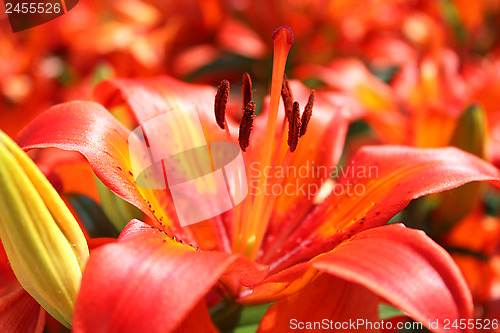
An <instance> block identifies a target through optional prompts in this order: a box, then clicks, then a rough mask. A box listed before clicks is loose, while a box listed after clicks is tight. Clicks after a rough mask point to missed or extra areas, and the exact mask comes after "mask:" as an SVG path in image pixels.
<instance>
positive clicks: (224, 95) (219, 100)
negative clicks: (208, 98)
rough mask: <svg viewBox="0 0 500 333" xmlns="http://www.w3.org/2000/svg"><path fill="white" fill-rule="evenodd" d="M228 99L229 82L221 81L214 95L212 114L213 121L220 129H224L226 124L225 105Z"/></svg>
mask: <svg viewBox="0 0 500 333" xmlns="http://www.w3.org/2000/svg"><path fill="white" fill-rule="evenodd" d="M228 98H229V81H228V80H223V81H222V82H221V83H220V84H219V88H218V89H217V94H216V95H215V103H214V112H215V121H217V125H219V127H220V128H221V129H225V123H226V105H227V100H228Z"/></svg>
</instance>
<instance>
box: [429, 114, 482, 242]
mask: <svg viewBox="0 0 500 333" xmlns="http://www.w3.org/2000/svg"><path fill="white" fill-rule="evenodd" d="M486 130H487V121H486V115H485V113H484V111H483V109H482V108H481V107H479V106H476V105H471V106H469V107H468V108H467V109H466V110H465V111H464V113H463V114H462V116H461V117H460V118H459V119H458V123H457V126H456V127H455V131H454V132H453V136H452V138H451V140H450V146H455V147H458V148H460V149H462V150H464V151H466V152H469V153H471V154H474V155H477V156H479V157H483V156H484V145H485V138H486ZM481 186H482V184H481V183H480V182H472V183H469V184H465V185H463V186H461V187H459V188H456V189H453V190H450V191H447V192H444V193H439V194H438V197H439V199H440V203H439V206H438V208H437V209H436V211H435V213H434V216H435V218H436V222H437V223H435V226H434V227H435V228H437V229H438V230H436V231H437V232H438V233H440V232H446V231H447V230H449V229H450V228H451V227H453V225H455V223H457V222H458V221H460V220H461V219H462V218H464V217H465V216H466V215H467V214H468V213H470V212H471V211H472V209H473V208H474V207H476V205H477V203H478V202H479V201H480V200H481Z"/></svg>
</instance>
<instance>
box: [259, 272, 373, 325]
mask: <svg viewBox="0 0 500 333" xmlns="http://www.w3.org/2000/svg"><path fill="white" fill-rule="evenodd" d="M360 320H365V321H366V322H370V323H376V322H378V321H379V319H378V297H377V296H376V295H375V294H373V293H372V292H371V291H369V290H367V289H366V288H365V287H363V286H360V285H358V284H355V283H350V282H347V281H346V280H342V279H339V278H336V277H333V276H330V275H328V274H321V275H320V276H319V277H318V278H316V279H315V280H314V281H312V282H311V283H310V284H309V285H308V286H307V287H305V288H304V289H302V290H301V291H300V292H298V293H296V294H294V295H292V296H289V297H287V298H285V299H283V300H280V301H278V302H276V303H275V304H273V305H271V307H270V308H269V310H268V311H267V312H266V314H265V316H264V318H262V321H261V324H260V326H259V330H258V332H259V333H261V332H262V333H264V332H288V331H289V330H290V329H293V330H294V329H299V330H300V332H318V331H320V330H321V329H326V330H328V331H342V332H360V331H362V332H367V333H369V332H379V330H378V329H374V328H373V327H372V328H371V329H370V327H365V326H361V327H359V328H358V327H356V328H354V326H352V327H350V326H349V324H350V322H355V323H359V321H360ZM314 322H316V324H314ZM307 323H309V324H307ZM339 324H340V325H344V326H340V327H335V325H339ZM308 325H309V326H308ZM313 325H316V326H313Z"/></svg>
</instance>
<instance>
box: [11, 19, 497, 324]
mask: <svg viewBox="0 0 500 333" xmlns="http://www.w3.org/2000/svg"><path fill="white" fill-rule="evenodd" d="M275 36H276V37H275V58H274V66H275V67H274V69H273V81H272V87H271V96H270V102H269V105H266V106H265V107H264V111H263V112H262V115H261V116H259V117H257V118H256V119H255V124H254V126H253V127H254V129H253V135H252V137H251V138H250V141H249V146H248V145H247V143H248V142H246V140H245V138H243V140H242V136H241V135H240V138H239V139H240V144H241V145H242V146H243V147H242V148H243V150H245V149H246V148H248V151H247V152H245V153H244V154H245V163H246V165H247V167H248V168H249V167H250V166H251V164H250V163H252V162H259V164H258V165H257V168H258V170H259V171H263V170H265V169H264V168H267V167H269V166H272V165H274V166H280V165H281V166H283V165H284V166H287V167H288V166H293V167H295V168H299V167H301V166H307V165H310V164H308V163H310V162H311V161H314V162H315V165H317V166H324V167H326V168H329V167H331V166H332V165H336V164H337V162H338V159H339V157H340V154H341V150H342V143H343V140H344V136H345V133H346V127H347V119H346V117H345V116H344V115H343V113H342V112H340V111H339V108H338V106H335V105H334V104H332V102H331V100H329V99H328V98H327V97H325V96H323V95H321V94H317V96H316V102H315V104H316V107H315V109H314V115H313V116H312V118H311V119H310V122H309V124H308V125H307V131H306V133H305V135H303V136H302V137H301V138H300V139H299V142H298V145H297V139H298V136H299V134H298V132H294V129H293V126H291V127H290V128H291V130H290V133H291V134H290V137H289V140H288V141H289V147H287V140H286V137H285V133H286V131H285V127H284V126H283V125H284V124H286V123H285V121H283V123H278V117H279V116H280V115H281V116H283V118H284V119H285V117H284V112H283V110H280V108H279V104H280V93H281V90H282V86H283V79H282V78H283V72H284V67H285V60H286V56H287V53H288V49H289V47H290V44H291V36H290V32H289V31H288V30H287V29H286V28H282V29H279V30H278V31H277V32H276V35H275ZM247 83H248V82H247ZM285 86H286V85H285ZM292 88H293V89H292V91H293V94H294V97H297V99H298V100H299V101H305V98H306V96H307V95H305V94H304V89H303V88H300V86H293V87H292ZM295 88H298V89H295ZM296 92H298V94H297V95H295V94H296ZM214 94H215V91H214V90H213V89H212V88H211V87H204V86H193V85H188V84H184V83H181V82H178V81H176V80H174V79H171V78H168V77H162V78H157V79H149V80H123V79H122V80H118V79H116V80H110V81H107V82H105V83H103V84H102V85H100V86H99V87H98V88H97V90H96V96H97V98H98V99H99V100H100V101H101V102H102V103H103V104H104V105H105V106H106V107H108V108H112V107H113V106H116V105H123V104H125V105H126V106H127V107H128V108H129V109H130V111H131V112H132V113H133V115H134V116H135V118H136V120H137V122H138V123H139V124H143V123H145V122H146V121H148V120H150V119H152V118H154V117H156V116H158V115H161V114H164V113H165V112H168V111H170V110H173V109H179V107H182V106H186V105H189V104H193V103H194V104H195V105H196V106H197V109H198V113H199V116H200V119H201V121H202V124H203V130H204V132H205V136H206V139H207V141H209V142H213V141H220V140H225V141H227V140H233V139H234V138H232V137H231V136H226V133H224V132H223V131H221V130H220V129H218V128H217V126H216V124H215V122H214V121H213V115H212V114H211V111H210V110H211V106H212V105H213V102H212V97H213V95H214ZM244 96H246V97H245V101H250V102H248V103H245V104H246V108H245V110H246V111H248V110H251V107H252V104H253V102H252V101H251V99H252V98H251V97H249V96H251V88H250V89H248V88H247V89H246V90H245V91H244ZM284 96H286V94H284ZM284 100H285V104H287V102H290V99H289V98H287V97H285V98H284ZM304 104H305V103H304ZM253 105H254V104H253ZM249 106H250V107H249ZM296 111H297V108H296V107H295V108H294V110H292V113H290V115H289V119H290V122H292V121H293V122H296V121H297V120H298V119H297V118H298V113H297V112H296ZM229 114H231V112H228V115H229ZM219 115H220V113H218V114H217V116H219ZM266 117H267V120H266ZM248 119H249V118H244V119H243V120H242V122H243V125H248V124H247V123H245V121H248ZM224 124H225V128H227V129H228V132H232V133H234V122H233V120H232V119H230V118H229V117H228V118H227V119H226V120H225V122H224ZM282 124H283V125H282ZM240 133H241V132H240ZM243 133H246V132H245V131H243ZM176 134H179V135H180V136H181V138H180V139H179V140H176V141H174V142H170V143H169V144H176V145H180V146H181V147H182V145H183V140H182V139H189V135H185V136H184V137H183V136H182V133H176ZM247 134H248V133H247ZM129 135H130V130H128V129H127V128H125V127H124V126H122V125H121V124H120V123H119V122H118V121H117V120H116V119H115V118H113V117H112V116H111V115H110V114H109V113H108V112H107V111H106V109H105V108H104V107H102V106H101V105H99V104H96V103H91V102H72V103H66V104H61V105H58V106H55V107H53V108H51V109H50V110H48V111H47V112H46V113H45V114H43V115H42V116H40V117H38V118H37V119H35V120H34V121H33V122H32V123H31V124H30V125H29V126H28V127H27V128H25V129H24V130H23V131H22V132H21V133H20V136H19V138H18V141H19V142H20V144H21V145H22V146H23V147H24V148H25V149H31V148H45V147H56V148H61V149H65V150H74V151H79V152H80V153H82V154H83V155H84V156H85V157H86V158H87V159H88V160H89V163H90V165H91V166H92V168H93V170H94V172H95V173H96V175H97V176H98V177H99V178H100V179H101V180H102V182H103V183H104V184H105V185H106V186H108V187H109V188H110V189H111V190H112V191H114V192H115V193H116V194H117V195H119V196H120V197H122V198H123V199H125V200H127V201H129V202H130V203H132V204H134V205H136V206H137V207H138V208H140V209H141V210H143V211H144V212H145V213H146V214H148V216H149V218H150V219H149V220H148V222H149V223H150V224H151V225H147V224H145V223H142V222H140V221H132V222H130V223H129V225H128V226H127V227H126V228H125V230H123V232H122V234H121V236H120V238H119V239H118V241H117V242H116V243H115V244H108V245H104V246H102V247H100V248H98V249H96V250H95V251H94V252H93V253H92V255H91V256H90V259H89V261H88V264H87V266H86V268H85V271H84V276H83V280H82V286H81V290H80V293H79V297H78V300H77V304H76V308H75V313H74V318H73V323H72V324H73V329H74V331H75V332H104V331H105V332H118V331H120V332H142V331H148V332H166V331H168V332H173V331H190V330H191V331H192V330H194V329H195V330H196V331H199V332H212V331H214V330H215V328H214V327H213V325H212V324H211V321H210V317H209V315H208V311H207V303H206V301H205V295H207V293H208V292H209V291H210V290H215V291H217V293H218V294H220V295H223V296H224V297H228V298H232V299H234V300H236V301H237V302H239V303H241V304H262V303H267V302H273V301H276V303H275V304H274V305H272V306H271V307H270V309H269V310H268V312H267V314H266V316H265V317H264V319H263V321H262V323H261V326H260V331H262V332H267V331H272V330H275V328H274V327H273V325H275V327H280V328H283V329H286V327H288V326H287V325H289V323H290V320H291V319H292V318H294V319H297V320H298V321H301V322H303V321H311V320H315V319H319V318H331V320H333V321H334V322H342V321H346V320H347V321H348V320H349V319H352V318H355V319H358V318H360V319H365V320H367V321H371V322H374V321H377V320H378V316H377V308H376V306H377V303H378V299H379V297H381V298H383V299H385V300H386V301H388V302H390V303H391V304H393V305H395V306H396V307H398V308H400V309H402V310H403V311H406V312H407V313H408V314H409V315H410V316H411V317H412V318H414V319H415V320H417V321H422V322H423V324H424V325H428V324H429V322H428V319H431V320H434V321H435V320H439V321H440V322H442V321H443V320H444V319H450V320H452V321H453V320H454V319H460V318H462V319H469V318H472V302H471V297H470V293H469V291H468V289H467V287H466V284H465V281H464V279H463V277H462V276H461V274H460V273H459V270H458V268H457V267H456V265H455V264H454V263H453V260H452V259H451V257H450V256H449V255H448V254H447V253H446V251H445V250H444V249H442V248H440V247H439V246H438V245H437V244H435V243H434V242H433V241H432V240H431V239H430V238H428V237H427V236H426V235H425V234H424V233H423V232H420V231H415V230H411V229H408V228H405V227H404V226H402V225H399V224H397V225H387V226H385V225H384V224H385V223H386V222H387V221H388V220H389V219H390V218H391V217H392V216H394V215H395V214H396V213H397V212H399V211H400V210H401V209H403V208H404V207H405V206H406V205H407V204H408V203H409V202H410V200H412V199H415V198H418V197H420V196H423V195H426V194H429V193H435V192H439V191H443V190H447V189H451V188H454V187H457V186H460V185H462V184H465V183H467V182H471V181H481V180H498V179H499V172H498V170H496V169H495V168H494V167H493V166H491V165H489V164H487V163H486V162H484V161H483V160H481V159H479V158H476V157H475V156H472V155H470V154H467V153H464V152H462V151H460V150H458V149H454V148H446V149H429V150H423V149H414V148H407V147H399V146H387V147H366V148H363V149H362V150H360V151H359V152H358V154H357V155H356V156H355V157H354V158H353V159H352V161H351V162H350V164H349V165H348V168H347V169H346V170H348V172H344V173H343V174H341V175H340V177H339V179H338V181H337V183H336V186H338V187H335V189H337V191H335V190H333V191H331V193H330V194H329V195H328V196H327V197H326V199H324V200H320V199H321V197H320V196H316V195H315V196H314V197H316V199H317V200H316V201H321V203H319V204H316V201H315V200H313V199H314V198H313V197H312V196H311V195H310V193H300V192H297V193H296V194H294V195H287V193H284V194H283V195H275V194H273V193H271V194H269V193H266V192H265V189H266V184H267V183H268V182H273V181H274V180H273V179H272V178H273V177H274V178H278V177H277V176H276V175H273V176H272V177H267V176H262V173H260V174H258V175H256V176H254V175H251V176H250V180H255V179H257V180H258V182H257V186H258V187H257V189H260V190H261V191H260V192H257V191H256V189H252V191H251V192H250V195H249V196H247V198H246V199H245V200H244V201H243V202H242V203H241V204H240V205H238V206H237V207H236V208H235V209H234V210H233V211H230V212H228V213H225V214H223V215H222V216H218V217H214V218H212V219H209V220H208V221H206V222H203V223H200V224H198V225H193V226H189V227H184V228H179V227H175V219H176V215H175V212H173V211H172V208H173V205H172V198H171V196H170V195H169V193H168V191H166V190H147V189H144V188H140V187H138V186H137V184H136V183H135V178H134V175H133V173H132V168H131V163H130V156H129V151H128V146H127V138H128V137H129ZM166 144H167V143H166ZM259 148H261V149H260V150H259ZM277 161H283V162H282V164H279V163H278V162H277ZM369 167H373V168H374V169H372V170H377V171H376V172H369V171H368V170H370V169H369ZM353 170H354V171H356V170H358V171H359V170H364V172H352V171H353ZM328 179H329V173H320V174H319V175H318V174H316V175H315V176H314V177H310V178H309V177H305V178H302V179H300V180H299V181H300V182H299V183H297V184H298V185H297V186H299V185H301V184H305V185H314V184H316V185H318V184H323V182H326V181H327V180H328ZM295 180H296V179H294V178H293V177H291V176H285V177H284V179H283V183H282V185H283V184H289V183H292V184H293V181H295ZM275 184H276V183H275ZM338 188H341V189H342V190H341V191H338ZM361 188H362V189H363V192H362V193H359V192H356V190H357V189H361ZM315 194H317V193H315ZM193 204H196V201H194V202H193ZM172 236H174V237H172ZM186 242H187V243H188V244H191V245H187V244H186ZM195 247H197V248H196V249H195ZM313 305H314V306H313ZM433 329H434V330H435V331H444V328H443V327H439V328H437V329H436V328H433ZM363 331H376V330H371V329H366V328H364V329H363ZM455 331H459V330H458V329H457V330H455Z"/></svg>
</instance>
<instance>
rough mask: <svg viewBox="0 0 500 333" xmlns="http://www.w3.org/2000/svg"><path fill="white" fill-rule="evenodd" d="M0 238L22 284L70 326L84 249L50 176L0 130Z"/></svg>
mask: <svg viewBox="0 0 500 333" xmlns="http://www.w3.org/2000/svg"><path fill="white" fill-rule="evenodd" d="M0 238H1V240H2V243H3V245H4V247H5V251H6V253H7V256H8V258H9V262H10V264H11V266H12V268H13V270H14V273H15V274H16V277H17V279H18V280H19V282H20V283H21V285H22V286H23V287H24V288H25V289H26V290H27V291H28V292H29V293H30V294H31V296H33V298H35V299H36V300H37V301H38V302H39V303H40V304H41V305H42V306H43V307H44V308H45V309H46V310H47V312H49V313H50V314H51V315H52V316H53V317H55V318H56V319H57V320H59V321H60V322H61V323H62V324H64V325H65V326H68V327H69V326H70V322H71V316H72V312H73V308H74V304H75V301H76V296H77V293H78V289H79V287H80V281H81V276H82V270H83V267H84V265H85V263H86V261H87V259H88V256H89V251H88V247H87V243H86V241H85V237H84V235H83V233H82V231H81V229H80V227H79V226H78V223H77V222H76V220H75V218H74V217H73V215H71V213H70V211H69V210H68V208H67V207H66V205H65V204H64V202H63V201H62V199H61V198H60V196H59V195H58V193H57V192H56V190H55V189H54V188H53V187H52V185H51V184H50V183H49V181H48V180H47V179H46V178H45V176H44V175H43V174H42V173H41V171H40V170H39V169H38V168H37V166H36V165H35V164H34V163H33V162H32V161H31V159H30V158H29V157H28V156H27V155H26V154H25V153H24V152H23V151H22V150H21V148H19V147H18V146H17V145H16V144H15V143H14V142H13V141H12V140H11V139H10V138H9V137H8V136H7V135H5V134H4V133H3V132H1V131H0Z"/></svg>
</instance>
